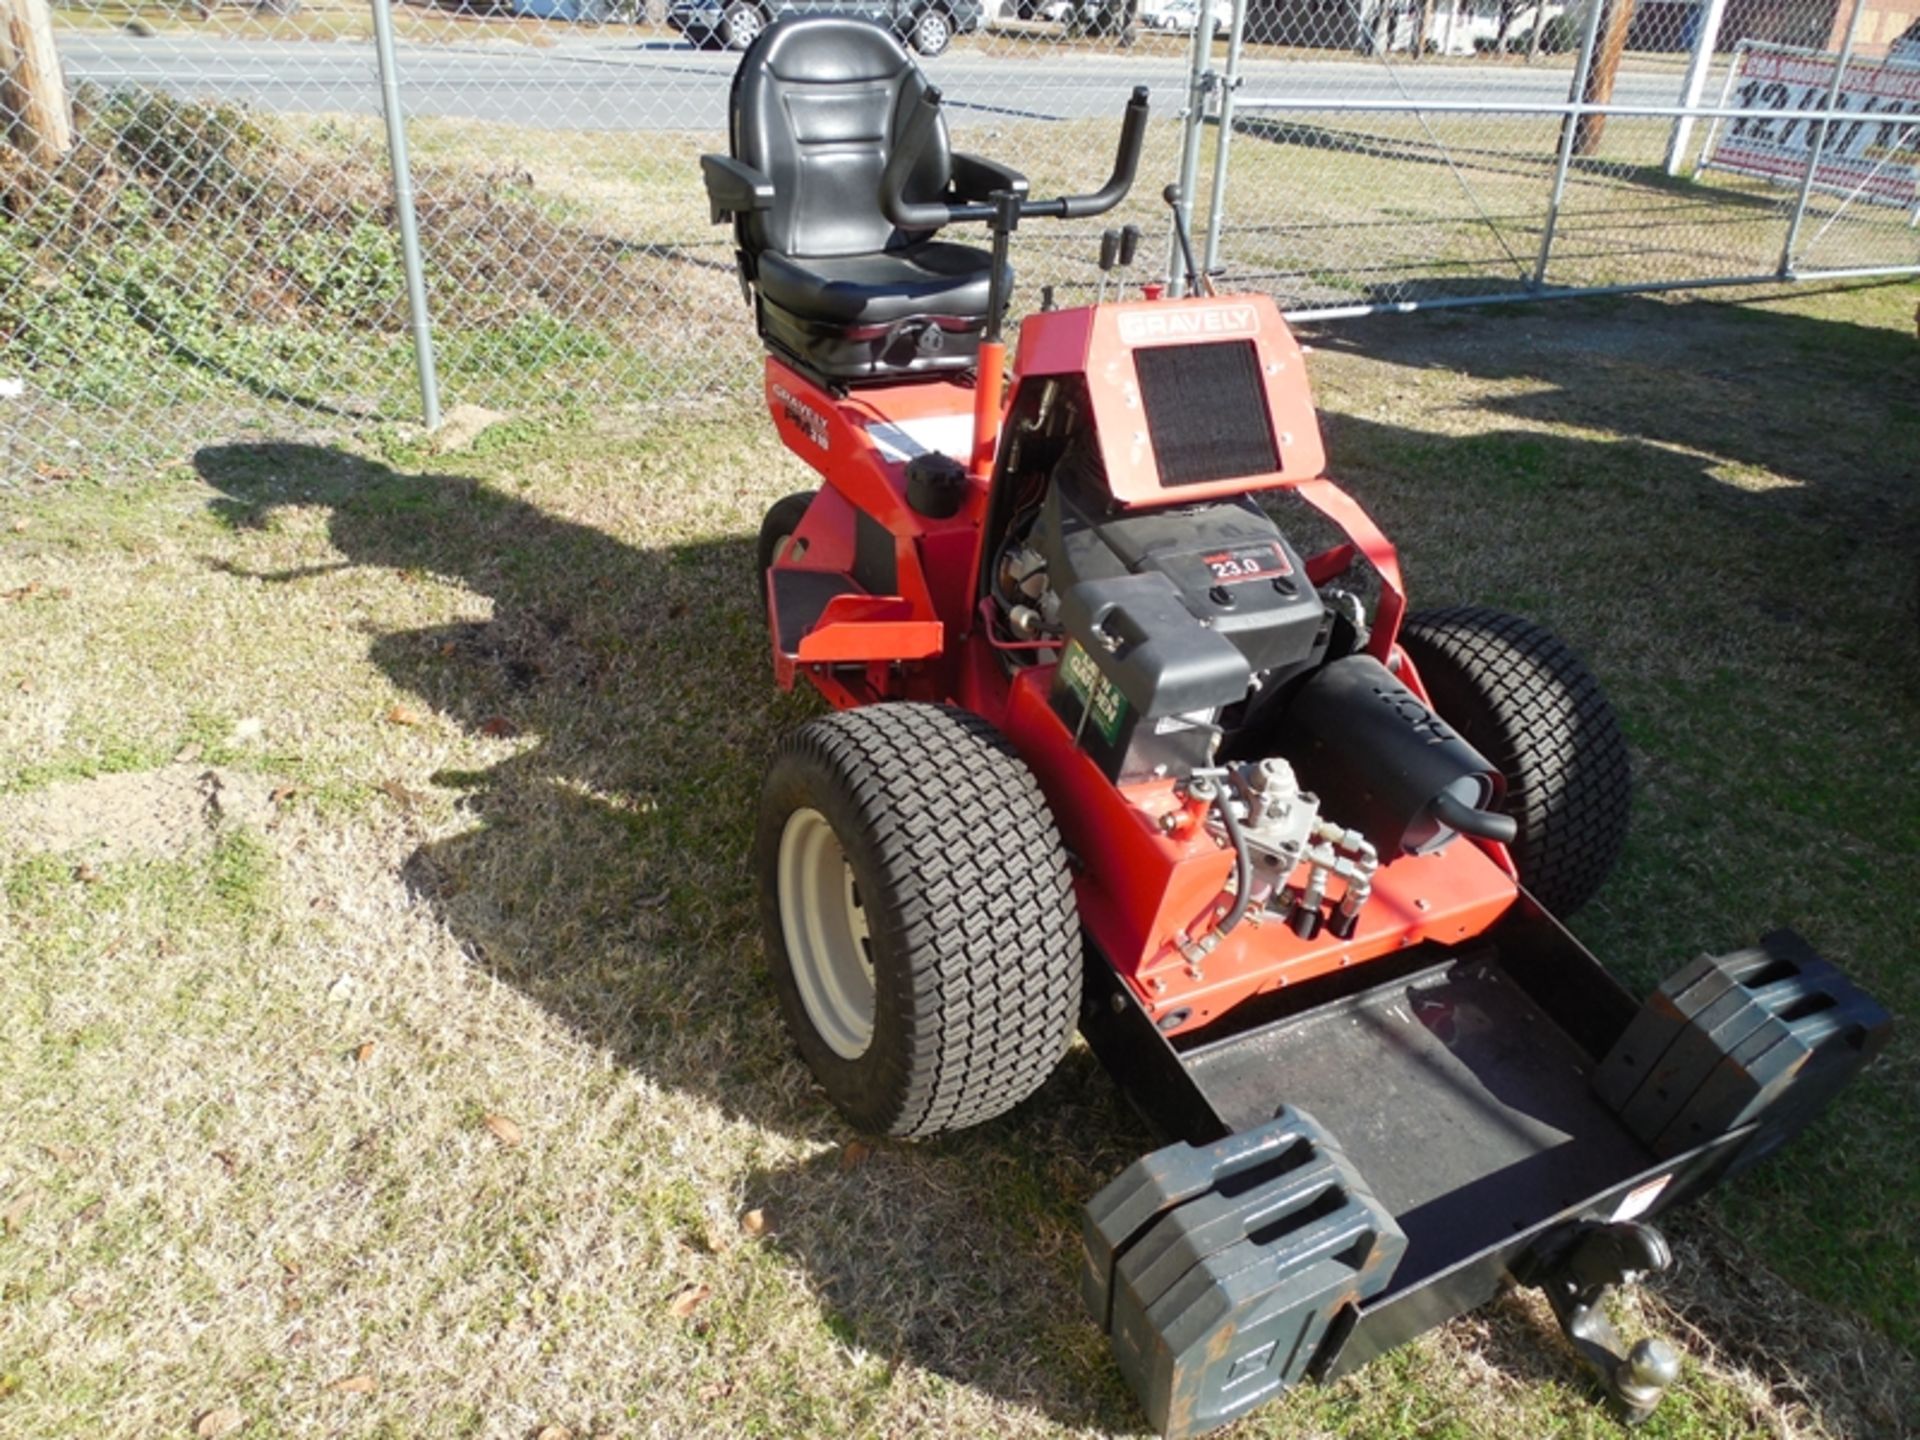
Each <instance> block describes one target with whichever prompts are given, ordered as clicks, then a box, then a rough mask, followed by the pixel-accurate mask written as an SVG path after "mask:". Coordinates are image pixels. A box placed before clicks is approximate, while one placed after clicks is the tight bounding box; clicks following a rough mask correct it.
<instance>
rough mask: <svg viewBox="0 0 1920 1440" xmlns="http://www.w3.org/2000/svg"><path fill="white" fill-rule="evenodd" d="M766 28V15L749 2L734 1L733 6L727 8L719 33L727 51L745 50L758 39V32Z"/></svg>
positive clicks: (742, 0)
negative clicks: (723, 39) (724, 41)
mask: <svg viewBox="0 0 1920 1440" xmlns="http://www.w3.org/2000/svg"><path fill="white" fill-rule="evenodd" d="M766 28H767V17H766V15H765V14H763V13H762V12H761V9H760V7H759V6H758V5H755V4H753V3H751V0H734V3H733V4H731V5H729V6H727V9H726V18H725V19H724V20H723V21H721V33H722V35H723V37H724V38H725V40H726V45H727V49H729V50H745V49H746V48H747V47H748V46H749V45H751V44H753V42H754V41H755V40H758V39H759V38H760V32H761V31H762V30H764V29H766Z"/></svg>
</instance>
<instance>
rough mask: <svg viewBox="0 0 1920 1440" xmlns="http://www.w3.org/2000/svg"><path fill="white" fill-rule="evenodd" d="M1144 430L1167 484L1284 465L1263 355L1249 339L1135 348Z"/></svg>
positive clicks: (1256, 472)
mask: <svg viewBox="0 0 1920 1440" xmlns="http://www.w3.org/2000/svg"><path fill="white" fill-rule="evenodd" d="M1133 363H1134V368H1135V370H1136V371H1137V372H1138V374H1139V376H1140V400H1141V403H1142V404H1143V405H1144V406H1145V407H1146V411H1147V433H1148V435H1149V436H1150V437H1151V438H1152V440H1153V458H1154V463H1155V464H1156V465H1157V466H1158V467H1159V469H1160V481H1161V483H1162V484H1164V485H1202V484H1205V483H1206V482H1207V481H1209V480H1235V479H1239V478H1240V477H1241V476H1244V475H1265V474H1267V473H1269V472H1271V471H1274V470H1278V469H1279V468H1280V452H1279V450H1278V449H1277V448H1276V447H1275V445H1274V443H1273V424H1272V422H1271V421H1270V420H1269V419H1268V417H1267V392H1266V387H1265V386H1264V385H1262V384H1261V383H1260V354H1259V351H1257V350H1256V349H1255V348H1254V344H1253V342H1252V341H1251V340H1224V341H1220V342H1217V343H1215V344H1210V345H1159V346H1155V347H1153V348H1151V349H1146V350H1135V351H1134V352H1133Z"/></svg>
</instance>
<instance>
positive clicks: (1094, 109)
mask: <svg viewBox="0 0 1920 1440" xmlns="http://www.w3.org/2000/svg"><path fill="white" fill-rule="evenodd" d="M59 49H60V54H61V57H62V59H63V60H64V62H65V64H66V68H67V74H68V77H69V79H72V80H90V81H93V82H95V83H97V84H102V85H129V84H138V85H148V86H155V87H159V88H163V89H166V90H169V91H172V92H174V93H176V94H179V95H183V96H188V97H192V98H196V99H205V98H221V99H228V100H245V101H247V102H249V103H251V104H254V105H257V106H259V107H260V108H262V109H266V110H273V111H296V112H316V111H342V110H344V111H366V112H371V111H375V110H377V109H378V108H379V104H380V98H379V90H378V87H377V82H376V78H375V70H374V59H373V47H372V46H371V45H369V44H352V43H344V42H333V43H327V42H293V41H261V40H225V39H219V38H213V37H204V36H165V37H155V38H152V39H142V38H139V37H136V36H133V35H124V34H94V33H82V32H69V33H63V34H61V35H60V37H59ZM735 59H736V57H734V56H732V55H729V54H725V53H718V52H710V51H701V50H695V49H693V48H692V47H691V46H686V45H674V44H669V43H667V42H664V41H652V42H644V43H640V44H635V43H634V42H633V41H631V40H625V39H622V40H619V41H611V40H609V41H606V42H596V41H594V40H592V39H568V40H565V41H562V42H561V43H559V44H557V45H554V46H551V47H549V48H545V49H535V48H532V47H529V46H524V45H519V44H514V43H510V42H500V43H486V42H479V43H463V44H454V45H431V46H428V45H405V46H402V47H401V48H400V55H399V62H400V75H401V81H402V85H403V88H404V90H405V93H406V98H407V105H408V108H409V111H410V112H411V113H413V114H416V115H441V116H454V117H458V118H464V119H472V120H489V121H503V122H506V123H510V124H516V125H533V126H540V127H544V128H550V129H567V130H572V129H580V130H705V131H717V130H721V129H724V128H725V124H726V119H725V117H726V103H727V85H728V82H729V80H730V78H731V76H732V74H733V69H734V64H735ZM927 70H928V72H929V73H930V74H931V75H933V76H934V77H935V78H936V79H937V80H938V81H939V83H940V85H941V86H942V88H943V89H945V91H946V93H947V99H948V103H949V105H950V106H951V107H953V108H954V109H955V110H956V111H960V112H965V111H973V112H976V113H979V114H982V115H990V114H1000V115H1005V116H1008V117H1010V118H1013V117H1018V118H1031V119H1046V120H1055V119H1069V118H1074V117H1080V116H1099V115H1115V116H1117V115H1118V114H1119V111H1120V107H1121V105H1122V104H1123V103H1124V101H1125V97H1126V88H1127V87H1128V86H1130V85H1136V84H1142V83H1144V84H1147V85H1151V86H1152V87H1153V89H1154V93H1155V97H1156V99H1157V100H1158V102H1159V107H1160V109H1161V113H1162V114H1165V113H1167V110H1168V109H1170V108H1172V106H1173V104H1174V103H1175V97H1176V96H1178V95H1179V94H1180V92H1181V90H1182V88H1183V86H1184V84H1185V76H1186V66H1185V64H1184V62H1183V61H1182V60H1180V59H1177V58H1174V57H1172V56H1161V55H1141V54H1129V55H1119V54H1116V55H1085V54H1077V55H1072V56H1047V55H1036V56H1035V57H1033V58H1032V59H1011V58H1006V57H1001V56H992V57H989V56H982V55H977V54H970V53H967V52H965V51H956V52H953V53H950V54H948V55H946V56H943V57H941V58H939V59H937V60H932V61H928V62H927ZM1679 83H1680V82H1679V77H1678V76H1677V75H1652V76H1634V75H1627V76H1622V77H1621V81H1620V85H1619V88H1618V89H1617V90H1616V92H1615V95H1614V99H1615V100H1616V101H1617V102H1619V103H1622V104H1670V103H1672V102H1673V101H1674V99H1675V98H1676V92H1677V91H1678V89H1679ZM1243 93H1245V94H1249V95H1252V94H1260V95H1279V94H1283V93H1284V94H1288V95H1316V96H1329V97H1332V96H1338V97H1341V98H1355V99H1358V98H1366V99H1379V100H1391V99H1397V98H1402V97H1412V98H1416V99H1420V100H1470V99H1483V98H1489V97H1492V98H1497V99H1499V100H1504V101H1516V102H1534V101H1544V102H1549V103H1552V102H1557V101H1561V100H1564V99H1566V94H1567V74H1566V72H1565V71H1560V70H1521V69H1516V68H1511V67H1507V66H1498V67H1492V66H1490V67H1487V68H1485V69H1478V68H1465V67H1460V66H1451V65H1448V66H1439V65H1435V66H1418V65H1402V66H1396V67H1395V68H1393V69H1392V70H1389V69H1387V68H1386V67H1385V66H1383V65H1381V64H1380V63H1379V62H1377V61H1363V60H1315V61H1299V60H1256V61H1254V62H1252V63H1251V64H1249V65H1248V67H1247V79H1246V82H1245V89H1244V91H1243ZM955 118H956V119H958V118H959V115H958V114H956V116H955Z"/></svg>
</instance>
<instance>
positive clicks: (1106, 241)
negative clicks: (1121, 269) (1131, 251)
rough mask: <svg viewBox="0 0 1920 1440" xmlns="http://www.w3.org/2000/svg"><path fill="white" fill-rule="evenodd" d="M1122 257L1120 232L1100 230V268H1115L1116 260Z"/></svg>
mask: <svg viewBox="0 0 1920 1440" xmlns="http://www.w3.org/2000/svg"><path fill="white" fill-rule="evenodd" d="M1119 258H1120V232H1119V231H1118V230H1103V231H1101V232H1100V268H1101V269H1102V270H1111V269H1113V265H1114V262H1115V261H1116V260H1118V259H1119Z"/></svg>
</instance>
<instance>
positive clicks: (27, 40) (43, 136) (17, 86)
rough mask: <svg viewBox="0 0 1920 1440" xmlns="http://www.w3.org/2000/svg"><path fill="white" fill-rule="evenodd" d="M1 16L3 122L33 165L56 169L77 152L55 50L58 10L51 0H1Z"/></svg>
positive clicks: (0, 115)
mask: <svg viewBox="0 0 1920 1440" xmlns="http://www.w3.org/2000/svg"><path fill="white" fill-rule="evenodd" d="M0 15H4V16H5V17H6V46H5V51H4V53H0V62H4V73H0V118H3V119H4V120H5V123H6V126H7V130H8V133H9V135H10V137H11V139H12V141H13V144H14V148H16V149H17V150H19V151H20V153H21V154H22V155H24V156H25V157H26V158H27V162H28V163H29V164H31V165H33V166H34V167H35V168H37V169H41V170H51V169H53V167H54V166H55V165H56V164H58V163H59V161H60V157H61V156H63V155H65V154H66V153H67V151H69V150H71V149H72V148H73V111H72V110H71V109H70V108H69V107H68V105H67V84H66V80H65V78H64V77H63V76H62V75H61V73H60V57H59V55H57V54H56V53H55V52H54V48H53V12H52V10H51V9H50V8H48V5H47V0H0Z"/></svg>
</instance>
